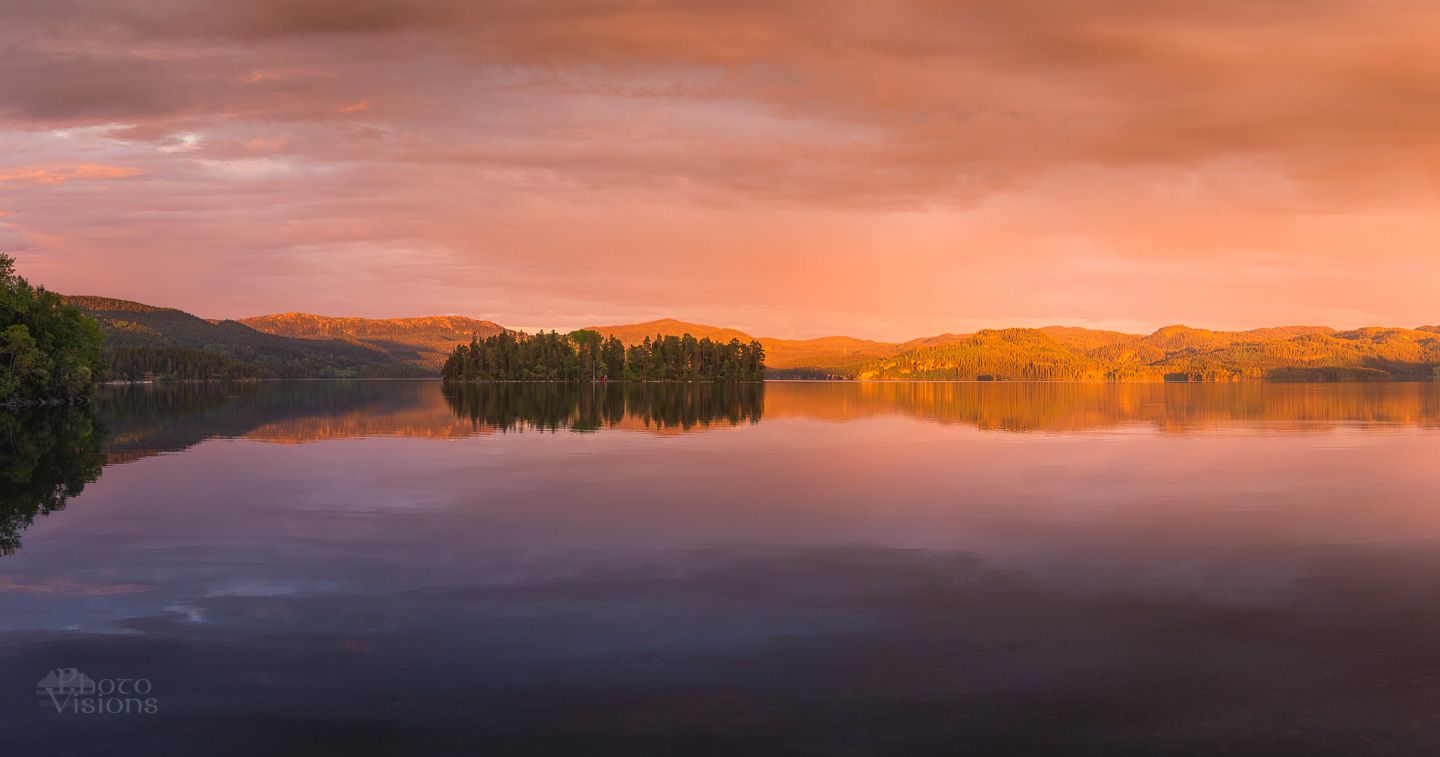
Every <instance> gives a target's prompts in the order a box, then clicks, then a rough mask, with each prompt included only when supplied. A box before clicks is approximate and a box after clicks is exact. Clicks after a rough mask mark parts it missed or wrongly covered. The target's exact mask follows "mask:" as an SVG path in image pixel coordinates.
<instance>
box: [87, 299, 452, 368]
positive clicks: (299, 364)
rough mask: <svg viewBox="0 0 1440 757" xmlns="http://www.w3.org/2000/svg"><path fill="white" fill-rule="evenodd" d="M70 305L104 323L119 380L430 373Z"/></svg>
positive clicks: (161, 312) (338, 344)
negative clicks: (156, 375) (176, 376)
mask: <svg viewBox="0 0 1440 757" xmlns="http://www.w3.org/2000/svg"><path fill="white" fill-rule="evenodd" d="M65 299H66V301H67V302H69V303H70V304H72V305H75V306H76V307H78V308H80V309H81V310H83V311H85V313H87V314H88V315H90V316H91V317H93V318H95V319H96V320H98V321H99V322H100V326H101V329H102V330H103V332H104V334H105V343H104V348H105V353H106V357H107V361H108V363H109V367H110V372H111V374H112V377H115V378H119V377H124V376H127V375H128V376H130V377H132V378H135V377H138V376H139V375H141V374H143V373H146V372H154V373H166V374H180V375H183V376H184V377H186V378H205V377H209V376H212V375H218V376H224V377H229V378H260V377H267V378H309V377H347V376H417V375H423V374H424V373H425V372H424V371H423V370H422V369H419V368H417V367H415V366H413V365H410V364H407V363H406V362H404V361H402V360H399V359H397V358H395V357H394V356H392V355H390V354H388V353H386V352H385V351H383V350H380V349H378V348H375V347H372V346H368V345H361V344H354V343H351V342H346V341H343V340H339V339H315V340H311V339H295V338H290V337H284V336H277V335H274V334H266V333H263V332H260V331H256V330H255V329H253V328H251V327H249V326H246V325H245V324H243V323H240V322H238V321H230V320H222V321H216V322H211V321H207V320H205V319H204V318H200V317H198V316H195V315H192V314H190V313H186V312H184V311H182V310H176V309H174V308H163V307H156V306H154V305H146V304H143V303H139V302H131V301H129V300H117V299H113V298H109V297H92V296H71V297H66V298H65Z"/></svg>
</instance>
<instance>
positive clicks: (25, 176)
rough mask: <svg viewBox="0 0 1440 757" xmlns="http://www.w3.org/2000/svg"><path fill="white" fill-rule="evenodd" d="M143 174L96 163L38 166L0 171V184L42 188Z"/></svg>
mask: <svg viewBox="0 0 1440 757" xmlns="http://www.w3.org/2000/svg"><path fill="white" fill-rule="evenodd" d="M141 173H143V172H142V171H141V170H140V169H138V168H128V167H125V166H107V165H101V164H97V163H77V164H75V165H69V166H38V167H31V168H15V169H9V170H0V184H17V185H22V186H36V185H40V186H44V185H54V184H64V183H66V182H70V181H103V180H107V179H128V178H130V177H132V176H139V175H140V174H141Z"/></svg>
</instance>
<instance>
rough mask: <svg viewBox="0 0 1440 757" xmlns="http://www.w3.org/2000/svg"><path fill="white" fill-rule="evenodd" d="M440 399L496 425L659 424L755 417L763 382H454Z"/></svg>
mask: <svg viewBox="0 0 1440 757" xmlns="http://www.w3.org/2000/svg"><path fill="white" fill-rule="evenodd" d="M445 400H446V401H447V402H448V403H449V404H450V408H451V410H453V411H454V412H455V415H457V416H459V417H460V418H466V419H469V420H470V421H471V422H472V423H474V424H475V425H477V426H485V427H488V428H495V429H501V430H509V429H517V428H526V427H528V428H539V429H548V430H551V431H554V430H557V429H561V428H566V429H570V430H572V431H594V430H596V429H599V428H606V427H614V426H622V425H625V424H627V423H631V422H638V423H641V424H643V425H645V426H650V427H656V428H661V429H690V428H693V427H695V426H709V425H713V424H726V425H731V426H735V425H739V424H740V423H742V422H749V423H758V422H760V416H761V415H762V413H763V409H764V405H765V385H764V384H708V383H685V384H679V383H676V384H660V383H643V384H642V383H624V384H518V383H517V384H504V383H488V384H455V385H449V386H447V387H446V388H445Z"/></svg>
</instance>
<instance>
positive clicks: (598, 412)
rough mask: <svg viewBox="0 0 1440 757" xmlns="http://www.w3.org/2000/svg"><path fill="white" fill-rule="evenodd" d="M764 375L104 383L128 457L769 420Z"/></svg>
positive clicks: (104, 399) (119, 458) (121, 458)
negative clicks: (760, 378) (203, 445)
mask: <svg viewBox="0 0 1440 757" xmlns="http://www.w3.org/2000/svg"><path fill="white" fill-rule="evenodd" d="M764 392H765V388H764V386H763V385H760V384H748V385H741V386H722V385H709V384H623V385H622V384H608V385H602V384H595V385H585V384H474V385H463V386H452V387H443V390H442V385H441V384H440V383H439V382H434V381H308V382H307V381H295V382H262V383H236V384H228V385H227V384H218V383H216V384H171V385H156V384H132V385H126V386H110V387H105V388H104V390H103V391H102V393H101V401H100V405H101V407H102V409H103V413H104V415H105V418H106V420H107V423H108V424H109V427H110V429H111V432H112V433H111V437H110V440H109V443H108V444H107V445H106V451H107V453H108V455H109V459H110V462H112V463H118V462H125V461H128V460H133V459H137V458H141V457H147V456H149V455H153V454H158V453H161V452H166V451H173V450H179V449H184V448H186V447H189V446H191V445H194V444H197V443H199V442H201V441H203V440H205V439H212V438H244V439H251V440H255V441H264V442H271V443H277V444H303V443H306V442H315V441H324V440H328V439H357V438H366V437H376V436H400V437H414V438H435V439H445V438H460V437H466V436H474V435H477V434H486V433H494V432H497V431H512V430H519V429H522V428H531V429H545V430H551V431H558V430H561V429H569V430H573V431H589V430H595V429H599V428H608V429H619V430H636V431H646V432H650V433H681V432H684V431H692V430H699V429H705V428H710V427H713V426H716V425H736V424H739V423H744V422H758V421H759V419H760V416H761V411H762V408H763V406H764V396H765V394H764Z"/></svg>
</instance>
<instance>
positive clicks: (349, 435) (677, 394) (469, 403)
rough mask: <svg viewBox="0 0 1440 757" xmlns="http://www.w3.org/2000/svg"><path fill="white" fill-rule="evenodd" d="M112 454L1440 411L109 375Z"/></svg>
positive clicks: (1360, 396)
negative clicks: (162, 380) (900, 424)
mask: <svg viewBox="0 0 1440 757" xmlns="http://www.w3.org/2000/svg"><path fill="white" fill-rule="evenodd" d="M100 405H101V408H102V413H103V416H104V418H105V421H106V425H107V427H108V428H109V429H110V432H111V437H110V439H109V441H108V443H107V444H106V451H107V453H108V455H109V459H110V461H111V462H123V461H125V460H128V459H133V458H136V457H144V456H146V455H150V454H155V453H158V452H163V451H167V450H178V449H184V448H185V447H188V446H191V445H193V444H195V443H197V442H199V441H201V440H204V439H208V438H216V437H226V438H246V439H253V440H257V441H265V442H272V443H291V444H300V443H305V442H312V441H322V440H326V439H353V438H363V437H374V436H401V437H415V438H441V439H443V438H460V437H466V436H473V435H476V434H486V433H494V432H497V431H509V430H519V429H544V430H551V431H558V430H561V429H568V430H572V431H590V430H595V429H601V428H604V429H617V430H635V431H643V432H647V433H659V434H669V433H684V432H687V431H694V430H703V429H706V428H712V427H716V426H732V425H738V424H745V423H755V422H759V421H760V420H761V419H762V418H764V419H766V420H776V419H786V418H807V419H814V420H826V421H848V420H857V419H864V418H874V417H882V416H906V417H911V418H916V419H919V420H924V421H929V422H935V423H942V424H964V425H970V426H975V427H977V428H980V429H984V430H1003V431H1077V430H1087V429H1103V428H1109V427H1116V426H1123V425H1133V424H1143V425H1146V426H1149V427H1153V428H1155V429H1158V430H1160V431H1164V432H1184V431H1191V430H1200V429H1206V428H1214V427H1219V426H1223V425H1226V424H1235V423H1244V424H1261V425H1263V426H1265V427H1267V428H1274V429H1277V430H1285V429H1301V428H1303V429H1308V430H1315V429H1323V428H1327V427H1333V426H1336V425H1341V424H1347V425H1348V424H1384V425H1401V426H1421V427H1437V426H1440V382H1436V383H1428V384H1398V383H1384V384H1371V383H1357V384H1093V383H1075V384H1065V383H1008V382H998V383H895V382H884V383H838V382H821V383H811V384H795V383H771V384H767V385H763V386H762V385H754V384H750V385H721V384H594V385H588V384H473V385H461V386H450V387H443V386H442V385H441V384H439V383H438V382H433V381H353V382H264V383H248V384H246V383H242V384H233V385H222V384H176V385H169V386H162V385H132V386H119V387H106V388H105V389H104V391H103V392H102V394H101V402H100Z"/></svg>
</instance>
